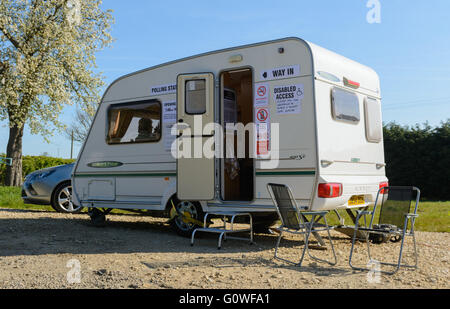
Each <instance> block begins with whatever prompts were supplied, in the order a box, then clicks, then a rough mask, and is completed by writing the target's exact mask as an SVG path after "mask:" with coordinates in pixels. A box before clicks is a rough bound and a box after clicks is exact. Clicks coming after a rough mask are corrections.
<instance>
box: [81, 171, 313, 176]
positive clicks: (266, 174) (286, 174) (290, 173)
mask: <svg viewBox="0 0 450 309" xmlns="http://www.w3.org/2000/svg"><path fill="white" fill-rule="evenodd" d="M315 174H316V172H315V171H301V172H256V176H314V175H315ZM176 176H177V174H176V173H146V174H142V173H140V174H139V173H136V174H130V173H128V174H76V175H75V177H176Z"/></svg>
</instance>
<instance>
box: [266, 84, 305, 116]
mask: <svg viewBox="0 0 450 309" xmlns="http://www.w3.org/2000/svg"><path fill="white" fill-rule="evenodd" d="M304 91H305V87H304V85H303V84H297V85H287V86H279V87H274V89H273V100H274V101H275V102H276V106H277V114H300V113H301V103H302V99H303V97H304Z"/></svg>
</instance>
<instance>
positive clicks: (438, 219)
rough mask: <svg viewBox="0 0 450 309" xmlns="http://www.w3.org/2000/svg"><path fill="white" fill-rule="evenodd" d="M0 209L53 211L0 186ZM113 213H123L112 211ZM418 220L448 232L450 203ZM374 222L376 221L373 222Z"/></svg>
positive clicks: (422, 211) (431, 206)
mask: <svg viewBox="0 0 450 309" xmlns="http://www.w3.org/2000/svg"><path fill="white" fill-rule="evenodd" d="M0 208H11V209H29V210H45V211H54V210H53V208H52V207H51V206H46V205H30V204H24V202H23V200H22V198H21V189H20V188H16V187H1V186H0ZM114 212H115V213H124V212H122V211H120V210H114ZM339 213H340V214H341V216H342V217H343V218H344V219H345V223H346V224H349V225H350V224H352V223H351V222H352V221H351V219H350V217H349V216H348V215H347V213H346V212H345V211H340V212H339ZM418 214H419V218H418V219H417V220H416V224H415V229H416V230H417V231H424V232H446V233H449V232H450V201H446V202H433V201H421V202H420V204H419V210H418ZM327 220H328V223H329V224H332V225H337V224H339V221H338V219H337V217H336V215H334V214H333V213H330V214H329V215H328V216H327ZM375 222H376V221H375Z"/></svg>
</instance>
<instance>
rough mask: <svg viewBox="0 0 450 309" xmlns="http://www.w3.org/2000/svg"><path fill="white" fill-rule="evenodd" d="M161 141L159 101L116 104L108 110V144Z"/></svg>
mask: <svg viewBox="0 0 450 309" xmlns="http://www.w3.org/2000/svg"><path fill="white" fill-rule="evenodd" d="M160 139H161V103H160V102H159V101H156V100H150V101H142V102H131V103H124V104H115V105H111V106H110V108H109V109H108V136H107V142H108V144H130V143H152V142H158V141H159V140H160Z"/></svg>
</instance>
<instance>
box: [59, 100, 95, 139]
mask: <svg viewBox="0 0 450 309" xmlns="http://www.w3.org/2000/svg"><path fill="white" fill-rule="evenodd" d="M97 107H98V103H92V104H90V105H89V108H88V109H81V108H78V109H77V111H76V114H75V117H74V120H73V122H72V124H71V125H70V126H69V127H68V128H67V129H66V131H65V134H66V136H67V138H69V139H72V138H73V141H74V142H77V143H81V144H82V143H84V141H85V139H86V137H87V136H88V133H89V129H90V128H91V124H92V121H93V120H94V116H95V111H96V110H97Z"/></svg>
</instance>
